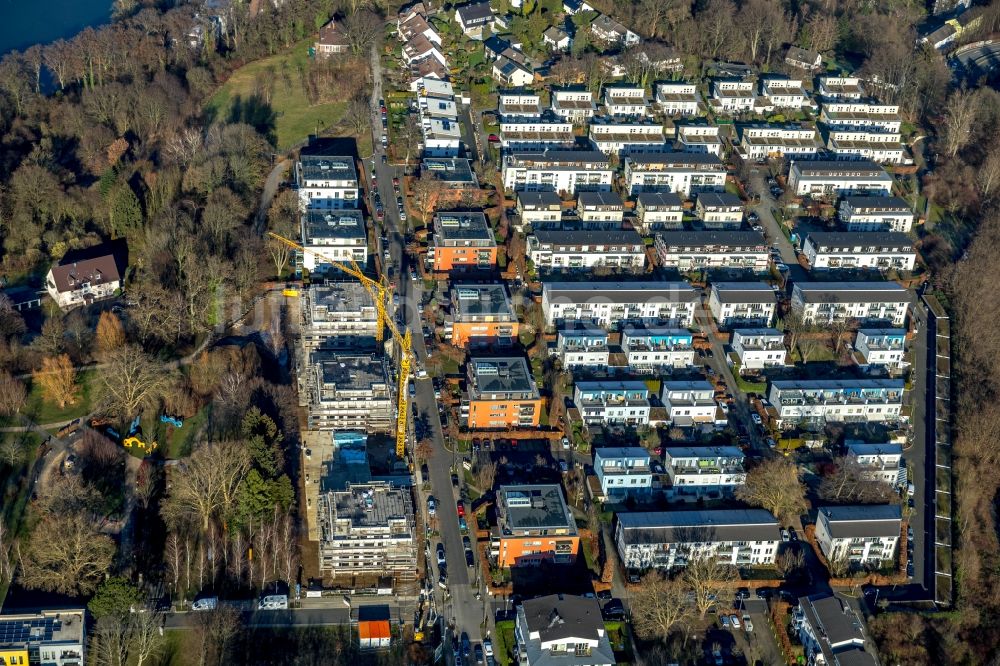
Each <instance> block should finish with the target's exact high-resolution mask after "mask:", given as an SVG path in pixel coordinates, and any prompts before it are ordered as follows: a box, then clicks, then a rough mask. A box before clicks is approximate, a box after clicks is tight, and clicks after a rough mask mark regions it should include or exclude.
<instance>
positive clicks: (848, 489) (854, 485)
mask: <svg viewBox="0 0 1000 666" xmlns="http://www.w3.org/2000/svg"><path fill="white" fill-rule="evenodd" d="M817 492H818V494H819V496H820V497H822V498H823V499H824V500H827V501H829V502H837V503H849V504H884V503H889V502H891V501H892V500H894V499H896V498H897V497H898V496H897V495H896V493H895V492H894V491H893V489H892V486H890V485H889V484H888V483H886V482H885V481H882V480H880V479H877V478H875V477H874V476H873V475H872V473H871V472H870V471H869V470H868V469H866V468H865V467H864V466H863V465H861V464H860V463H858V461H857V459H855V458H852V457H850V456H840V457H838V458H834V460H833V465H832V467H831V470H830V472H829V473H828V474H826V475H824V476H823V480H822V481H821V482H820V485H819V489H818V491H817Z"/></svg>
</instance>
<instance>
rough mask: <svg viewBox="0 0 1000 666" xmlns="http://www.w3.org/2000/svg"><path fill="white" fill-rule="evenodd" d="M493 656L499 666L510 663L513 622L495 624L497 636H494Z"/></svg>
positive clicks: (512, 648) (512, 644) (512, 645)
mask: <svg viewBox="0 0 1000 666" xmlns="http://www.w3.org/2000/svg"><path fill="white" fill-rule="evenodd" d="M495 643H496V645H495V646H494V650H493V656H494V657H496V659H497V663H498V664H500V665H501V666H507V664H510V663H512V662H511V658H512V657H513V655H514V621H513V620H506V621H504V622H497V635H496V636H495Z"/></svg>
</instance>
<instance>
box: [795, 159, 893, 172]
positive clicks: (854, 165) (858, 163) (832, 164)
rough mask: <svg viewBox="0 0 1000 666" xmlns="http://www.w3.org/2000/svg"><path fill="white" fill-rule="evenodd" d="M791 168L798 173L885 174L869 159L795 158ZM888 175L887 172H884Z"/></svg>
mask: <svg viewBox="0 0 1000 666" xmlns="http://www.w3.org/2000/svg"><path fill="white" fill-rule="evenodd" d="M792 168H794V169H798V171H799V173H801V174H806V175H812V174H823V173H871V174H885V169H883V168H882V167H881V166H879V165H878V164H876V163H875V162H872V161H871V160H796V161H795V162H794V163H793V164H792ZM886 175H888V174H886Z"/></svg>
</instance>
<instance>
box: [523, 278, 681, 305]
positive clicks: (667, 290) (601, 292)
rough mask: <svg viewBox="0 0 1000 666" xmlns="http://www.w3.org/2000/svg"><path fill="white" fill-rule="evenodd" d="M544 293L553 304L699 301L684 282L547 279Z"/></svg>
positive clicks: (543, 287) (543, 289)
mask: <svg viewBox="0 0 1000 666" xmlns="http://www.w3.org/2000/svg"><path fill="white" fill-rule="evenodd" d="M542 291H543V293H547V294H548V298H549V300H550V301H551V302H555V303H566V302H570V303H586V302H588V301H593V302H603V301H599V300H598V299H604V300H605V301H608V302H611V301H613V302H627V303H645V302H647V301H652V300H654V299H659V298H664V297H665V296H666V297H667V300H668V302H671V303H690V302H696V301H698V300H699V293H700V292H699V291H698V290H697V289H695V288H694V287H692V286H691V285H689V284H688V283H687V282H653V281H650V280H643V281H638V282H546V283H544V284H543V286H542Z"/></svg>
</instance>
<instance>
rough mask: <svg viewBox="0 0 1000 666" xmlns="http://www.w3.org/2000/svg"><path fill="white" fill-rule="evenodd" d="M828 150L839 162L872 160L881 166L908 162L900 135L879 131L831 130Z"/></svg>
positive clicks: (828, 138) (828, 137)
mask: <svg viewBox="0 0 1000 666" xmlns="http://www.w3.org/2000/svg"><path fill="white" fill-rule="evenodd" d="M826 148H827V150H828V151H830V152H831V153H833V155H834V157H836V158H837V159H838V160H858V159H864V160H871V161H873V162H878V163H880V164H902V163H903V162H905V161H906V157H905V155H904V152H903V144H902V141H901V139H900V136H899V134H898V133H895V134H894V133H891V132H880V131H878V130H830V131H829V133H828V134H827V139H826Z"/></svg>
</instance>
